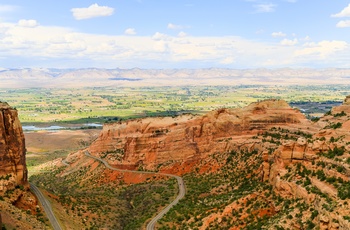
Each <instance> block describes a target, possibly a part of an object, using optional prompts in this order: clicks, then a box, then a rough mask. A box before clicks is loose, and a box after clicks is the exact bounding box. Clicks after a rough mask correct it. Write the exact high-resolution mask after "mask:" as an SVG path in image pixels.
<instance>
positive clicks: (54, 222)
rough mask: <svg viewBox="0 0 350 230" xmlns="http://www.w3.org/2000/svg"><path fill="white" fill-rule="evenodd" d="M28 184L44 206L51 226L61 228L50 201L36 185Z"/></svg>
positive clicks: (56, 229)
mask: <svg viewBox="0 0 350 230" xmlns="http://www.w3.org/2000/svg"><path fill="white" fill-rule="evenodd" d="M29 184H30V189H31V190H32V192H33V193H34V194H35V195H36V197H37V198H38V200H39V202H40V203H41V205H42V206H43V208H44V211H45V213H46V216H47V218H49V221H50V223H51V225H52V227H53V229H54V230H62V228H61V226H60V224H59V223H58V221H57V219H56V216H55V214H54V213H53V211H52V208H51V205H50V202H49V201H48V200H47V199H46V198H45V197H44V195H43V194H42V193H41V191H40V190H39V189H38V187H36V186H35V185H34V184H32V183H29Z"/></svg>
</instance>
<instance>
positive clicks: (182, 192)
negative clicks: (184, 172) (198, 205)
mask: <svg viewBox="0 0 350 230" xmlns="http://www.w3.org/2000/svg"><path fill="white" fill-rule="evenodd" d="M85 155H86V156H88V157H91V158H93V159H95V160H98V161H100V162H101V163H103V164H104V165H105V166H106V168H108V169H111V170H115V171H120V172H132V173H140V174H155V175H161V176H168V177H173V178H175V179H176V180H177V185H178V186H179V193H178V195H177V197H176V198H175V200H173V202H171V203H170V204H169V205H168V206H166V207H165V208H164V209H163V210H162V211H160V212H159V213H158V214H157V216H155V217H154V218H153V219H152V220H151V221H150V222H149V223H148V224H147V227H146V229H147V230H153V229H154V227H155V224H156V223H157V221H158V220H160V219H161V218H162V217H163V216H164V215H165V214H166V213H167V212H168V211H169V210H170V209H171V208H172V207H173V206H174V205H176V204H177V203H178V202H179V200H181V199H182V198H183V197H184V196H185V194H186V189H185V184H184V181H183V179H182V177H179V176H176V175H173V174H168V173H157V172H147V171H136V170H126V169H118V168H114V167H112V166H110V165H109V164H108V163H107V162H106V161H105V160H102V159H101V158H98V157H95V156H92V155H91V154H90V153H89V151H85Z"/></svg>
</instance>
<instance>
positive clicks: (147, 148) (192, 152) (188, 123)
mask: <svg viewBox="0 0 350 230" xmlns="http://www.w3.org/2000/svg"><path fill="white" fill-rule="evenodd" d="M300 123H308V121H307V120H306V118H305V117H304V115H303V114H301V113H300V112H299V111H297V110H294V109H292V108H291V107H290V106H289V105H288V104H287V103H286V102H285V101H283V100H265V101H261V102H257V103H253V104H251V105H249V106H247V107H245V108H242V109H240V108H239V109H219V110H217V111H212V112H210V113H208V114H206V115H204V116H193V115H182V116H179V117H175V118H171V117H162V118H145V119H136V120H131V121H126V122H122V123H121V122H120V123H113V124H107V125H105V126H104V128H103V130H102V132H101V134H100V136H99V138H98V139H97V140H96V141H95V142H94V143H93V144H92V145H91V146H90V147H89V151H90V153H91V154H93V155H96V156H100V157H102V158H106V160H108V161H109V162H110V163H111V164H114V165H118V166H119V167H124V168H137V167H140V166H142V167H145V168H147V169H151V170H154V169H155V167H156V166H161V165H164V164H170V163H174V162H185V161H193V160H198V159H203V158H205V157H206V156H208V155H209V154H212V153H214V152H225V151H230V150H231V149H232V148H234V146H233V145H232V143H234V145H236V143H237V140H236V139H237V137H238V138H242V137H244V139H246V137H251V136H253V135H255V134H257V133H259V132H261V131H262V130H266V129H268V128H269V127H272V126H276V125H277V126H286V125H289V124H295V125H298V124H300ZM231 140H235V141H231Z"/></svg>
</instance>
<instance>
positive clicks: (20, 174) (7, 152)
mask: <svg viewBox="0 0 350 230" xmlns="http://www.w3.org/2000/svg"><path fill="white" fill-rule="evenodd" d="M25 154H26V148H25V141H24V135H23V130H22V126H21V124H20V121H19V119H18V114H17V110H16V109H13V108H11V107H10V106H9V105H8V104H7V103H3V102H0V194H3V193H5V192H6V191H7V190H10V189H13V188H15V187H16V186H19V185H22V186H28V181H27V167H26V161H25Z"/></svg>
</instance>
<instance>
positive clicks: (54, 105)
mask: <svg viewBox="0 0 350 230" xmlns="http://www.w3.org/2000/svg"><path fill="white" fill-rule="evenodd" d="M349 94H350V86H344V85H330V86H328V85H327V86H325V85H322V86H283V87H282V86H254V85H249V86H244V85H241V86H188V87H138V88H122V87H120V88H119V87H118V88H116V87H113V88H112V87H103V88H76V89H73V88H70V89H68V88H62V89H47V88H30V89H0V101H6V102H8V103H9V104H10V105H11V106H13V107H16V108H17V109H18V111H19V116H20V120H21V122H22V123H23V124H24V125H26V124H39V123H42V124H61V125H62V124H83V123H91V122H99V123H104V122H108V121H118V120H121V119H129V118H135V117H145V116H174V115H178V114H181V113H205V112H207V111H210V110H214V109H217V108H222V107H226V108H236V107H243V106H245V105H247V104H249V103H251V102H255V101H258V100H264V99H269V98H276V99H284V100H286V101H287V102H289V103H290V104H291V105H292V106H293V107H296V108H300V109H301V110H302V111H303V112H305V113H307V114H309V115H311V116H319V115H321V114H323V113H324V112H326V111H327V110H329V109H330V108H331V107H332V106H334V105H336V104H339V103H340V102H341V101H342V100H343V99H344V98H345V96H347V95H349ZM308 103H312V106H311V107H310V106H309V104H308ZM334 103H335V104H334ZM305 108H307V109H305Z"/></svg>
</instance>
